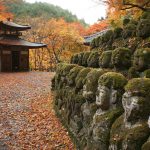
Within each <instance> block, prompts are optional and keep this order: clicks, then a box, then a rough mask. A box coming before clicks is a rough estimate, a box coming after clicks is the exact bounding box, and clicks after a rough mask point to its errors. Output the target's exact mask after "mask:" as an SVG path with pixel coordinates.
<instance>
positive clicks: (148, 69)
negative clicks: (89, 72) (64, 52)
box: [71, 48, 150, 78]
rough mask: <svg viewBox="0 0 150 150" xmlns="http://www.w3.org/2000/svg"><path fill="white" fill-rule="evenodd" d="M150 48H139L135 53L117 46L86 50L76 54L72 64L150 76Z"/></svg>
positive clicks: (131, 76) (130, 75) (138, 75)
mask: <svg viewBox="0 0 150 150" xmlns="http://www.w3.org/2000/svg"><path fill="white" fill-rule="evenodd" d="M149 58H150V48H141V49H137V50H136V51H135V52H134V53H133V54H132V53H131V50H130V49H127V48H117V49H115V50H109V51H103V52H100V51H99V52H97V51H96V52H93V51H92V52H84V53H79V54H75V55H74V56H73V57H72V59H71V63H72V64H78V65H81V66H84V67H94V68H107V69H114V70H117V71H123V72H126V74H125V75H126V76H128V77H129V78H133V77H140V76H146V77H150V59H149Z"/></svg>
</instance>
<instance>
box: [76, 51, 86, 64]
mask: <svg viewBox="0 0 150 150" xmlns="http://www.w3.org/2000/svg"><path fill="white" fill-rule="evenodd" d="M83 55H84V53H83V52H82V53H78V62H77V64H78V65H80V66H82V59H83Z"/></svg>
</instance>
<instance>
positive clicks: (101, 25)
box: [85, 20, 108, 35]
mask: <svg viewBox="0 0 150 150" xmlns="http://www.w3.org/2000/svg"><path fill="white" fill-rule="evenodd" d="M107 28H108V21H107V20H101V21H99V22H97V23H95V24H93V25H91V26H89V28H87V29H86V31H85V35H90V34H93V33H96V32H100V31H102V30H105V29H107Z"/></svg>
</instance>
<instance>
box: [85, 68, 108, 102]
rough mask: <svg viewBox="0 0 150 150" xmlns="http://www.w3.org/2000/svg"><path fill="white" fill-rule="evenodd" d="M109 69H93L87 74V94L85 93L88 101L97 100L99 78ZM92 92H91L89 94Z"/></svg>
mask: <svg viewBox="0 0 150 150" xmlns="http://www.w3.org/2000/svg"><path fill="white" fill-rule="evenodd" d="M106 72H107V70H102V69H92V70H91V71H90V72H89V73H88V74H87V76H86V79H85V86H86V92H87V94H84V96H85V98H86V99H87V100H88V101H95V98H96V91H97V87H98V79H99V77H100V76H101V75H103V74H104V73H106ZM89 92H90V94H89Z"/></svg>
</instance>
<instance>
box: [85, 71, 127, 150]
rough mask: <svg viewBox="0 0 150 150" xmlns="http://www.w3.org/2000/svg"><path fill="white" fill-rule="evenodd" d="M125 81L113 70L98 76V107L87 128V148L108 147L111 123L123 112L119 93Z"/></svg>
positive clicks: (104, 149) (94, 149)
mask: <svg viewBox="0 0 150 150" xmlns="http://www.w3.org/2000/svg"><path fill="white" fill-rule="evenodd" d="M126 83H127V80H126V78H125V77H124V76H123V75H122V74H120V73H115V72H107V73H105V74H103V75H102V76H101V77H100V78H99V81H98V89H97V94H96V105H97V106H98V109H97V111H96V113H95V114H94V117H93V120H92V124H91V127H90V129H89V135H88V136H89V139H88V144H87V149H93V150H107V149H108V146H109V133H110V128H111V125H112V123H113V122H114V121H115V119H116V118H117V117H119V116H120V115H121V114H122V113H123V109H122V106H121V95H122V94H123V92H124V90H123V87H124V86H125V84H126Z"/></svg>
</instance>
